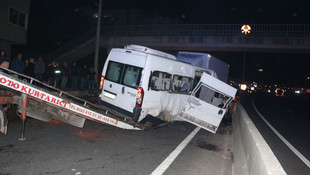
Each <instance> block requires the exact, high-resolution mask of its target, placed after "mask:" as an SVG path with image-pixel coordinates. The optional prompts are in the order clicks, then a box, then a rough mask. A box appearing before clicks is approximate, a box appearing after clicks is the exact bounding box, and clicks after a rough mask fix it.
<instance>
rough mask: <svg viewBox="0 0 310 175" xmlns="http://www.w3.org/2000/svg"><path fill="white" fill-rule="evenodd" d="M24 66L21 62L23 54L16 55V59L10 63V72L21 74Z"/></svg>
mask: <svg viewBox="0 0 310 175" xmlns="http://www.w3.org/2000/svg"><path fill="white" fill-rule="evenodd" d="M25 68H26V65H25V62H24V61H23V54H22V53H18V54H17V57H16V58H14V59H13V60H12V62H11V70H13V71H15V72H17V73H21V74H23V73H24V71H25Z"/></svg>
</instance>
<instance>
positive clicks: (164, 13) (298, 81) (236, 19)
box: [25, 0, 310, 86]
mask: <svg viewBox="0 0 310 175" xmlns="http://www.w3.org/2000/svg"><path fill="white" fill-rule="evenodd" d="M97 5H98V0H65V1H64V0H32V3H31V11H30V16H29V29H28V40H27V45H26V48H25V50H26V51H27V52H36V53H50V52H51V51H53V50H55V49H56V48H58V47H59V46H61V45H63V44H65V43H67V42H69V41H71V40H72V39H74V38H76V37H77V36H79V35H81V34H83V33H84V32H86V31H88V30H90V29H91V28H94V27H95V26H96V19H93V18H92V16H93V14H94V13H95V12H96V11H97V8H98V6H97ZM309 7H310V1H309V0H296V1H290V0H259V1H258V0H256V1H249V0H248V1H245V0H218V1H210V0H209V1H207V0H179V1H177V0H157V1H150V0H138V1H134V0H117V1H116V0H103V11H104V10H109V9H138V10H141V11H142V12H143V14H151V15H152V14H153V13H154V14H155V13H156V14H158V15H160V17H162V18H180V19H181V22H182V23H183V24H243V23H250V24H310V10H309ZM38 48H39V50H38ZM206 52H208V51H206ZM211 54H213V55H215V56H217V57H219V58H220V59H222V60H224V61H226V62H227V63H229V64H230V65H231V69H230V70H231V72H230V76H231V77H232V78H233V79H241V75H242V71H241V67H242V64H241V63H242V58H243V55H242V53H228V52H225V53H223V52H212V53H211ZM309 60H310V54H286V53H248V54H247V70H246V72H247V75H246V79H247V80H256V81H264V82H266V83H278V84H283V85H289V86H303V83H304V81H303V76H304V75H305V74H309V73H310V70H309V68H308V67H309V66H310V61H309ZM257 67H262V68H264V72H263V73H261V74H258V72H257V71H255V70H257ZM309 84H310V83H309Z"/></svg>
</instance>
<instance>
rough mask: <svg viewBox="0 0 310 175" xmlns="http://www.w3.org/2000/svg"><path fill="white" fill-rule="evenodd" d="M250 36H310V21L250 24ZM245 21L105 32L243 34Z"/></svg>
mask: <svg viewBox="0 0 310 175" xmlns="http://www.w3.org/2000/svg"><path fill="white" fill-rule="evenodd" d="M250 26H251V32H250V33H249V34H247V35H246V36H247V37H310V24H250ZM241 27H242V24H172V25H130V26H104V27H102V29H101V35H103V36H244V35H245V34H242V33H241ZM95 36H96V29H95V28H94V29H91V30H90V31H88V32H86V33H84V34H83V35H81V36H79V37H78V38H76V39H74V40H72V41H71V42H69V43H67V44H65V45H63V46H61V47H60V48H59V49H57V50H55V51H54V52H53V53H52V54H51V56H52V57H57V56H60V55H62V54H64V53H66V52H68V51H70V50H73V49H75V48H77V47H79V46H81V45H83V44H85V43H86V42H89V41H91V40H93V39H94V38H95Z"/></svg>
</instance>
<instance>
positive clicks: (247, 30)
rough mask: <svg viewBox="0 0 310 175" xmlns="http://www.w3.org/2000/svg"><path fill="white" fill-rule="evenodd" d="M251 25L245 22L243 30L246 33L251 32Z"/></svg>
mask: <svg viewBox="0 0 310 175" xmlns="http://www.w3.org/2000/svg"><path fill="white" fill-rule="evenodd" d="M251 30H252V28H251V26H250V25H248V24H244V25H243V26H242V27H241V32H242V33H244V34H245V35H246V34H248V33H251Z"/></svg>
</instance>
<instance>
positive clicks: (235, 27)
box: [102, 24, 310, 37]
mask: <svg viewBox="0 0 310 175" xmlns="http://www.w3.org/2000/svg"><path fill="white" fill-rule="evenodd" d="M250 26H251V31H250V33H249V34H247V36H262V37H310V24H252V25H250ZM241 27H242V24H184V25H182V24H181V25H180V24H177V25H132V26H106V27H104V28H103V29H102V34H103V35H122V36H126V35H127V36H167V35H168V36H172V35H174V36H242V35H244V34H242V33H241Z"/></svg>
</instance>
